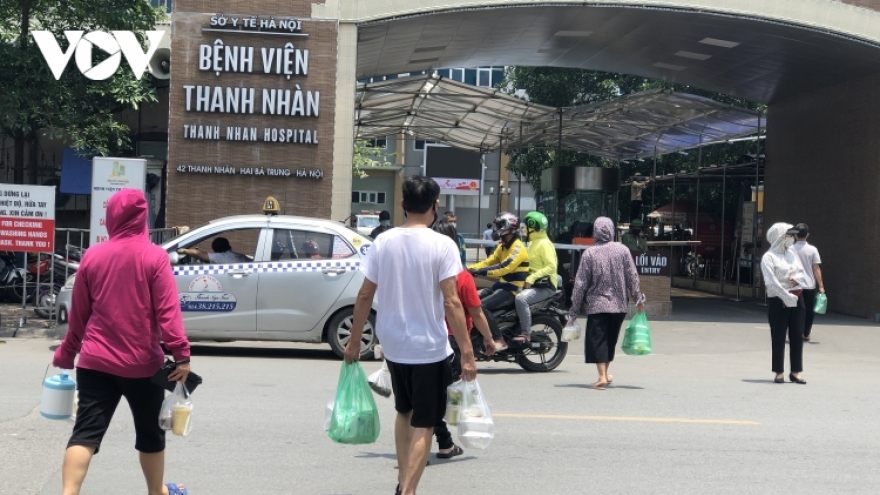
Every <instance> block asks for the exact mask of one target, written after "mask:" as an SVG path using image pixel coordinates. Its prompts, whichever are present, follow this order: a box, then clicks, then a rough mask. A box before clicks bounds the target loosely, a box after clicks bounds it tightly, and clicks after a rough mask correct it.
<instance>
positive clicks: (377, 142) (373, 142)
mask: <svg viewBox="0 0 880 495" xmlns="http://www.w3.org/2000/svg"><path fill="white" fill-rule="evenodd" d="M370 146H372V147H374V148H381V149H383V150H384V149H387V148H388V140H387V139H385V138H382V139H370Z"/></svg>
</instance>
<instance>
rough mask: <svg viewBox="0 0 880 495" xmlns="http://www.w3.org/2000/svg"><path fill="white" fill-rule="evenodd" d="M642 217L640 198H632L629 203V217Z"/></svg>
mask: <svg viewBox="0 0 880 495" xmlns="http://www.w3.org/2000/svg"><path fill="white" fill-rule="evenodd" d="M636 218H638V219H641V218H642V200H641V199H634V200H632V201H630V203H629V219H630V220H635V219H636Z"/></svg>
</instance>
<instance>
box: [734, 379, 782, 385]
mask: <svg viewBox="0 0 880 495" xmlns="http://www.w3.org/2000/svg"><path fill="white" fill-rule="evenodd" d="M742 381H743V382H745V383H755V384H758V385H779V384H778V383H776V382H774V381H773V378H768V379H766V380H748V379H743V380H742Z"/></svg>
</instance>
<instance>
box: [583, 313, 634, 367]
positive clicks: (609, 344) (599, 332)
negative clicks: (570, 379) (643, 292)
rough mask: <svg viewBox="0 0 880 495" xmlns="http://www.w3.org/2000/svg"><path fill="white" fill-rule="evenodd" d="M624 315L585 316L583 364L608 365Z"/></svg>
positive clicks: (599, 314) (612, 356)
mask: <svg viewBox="0 0 880 495" xmlns="http://www.w3.org/2000/svg"><path fill="white" fill-rule="evenodd" d="M625 318H626V313H596V314H592V315H588V316H587V331H586V332H585V333H584V362H585V363H610V362H611V361H614V350H615V349H616V348H617V339H618V338H619V337H620V327H621V325H623V320H624V319H625Z"/></svg>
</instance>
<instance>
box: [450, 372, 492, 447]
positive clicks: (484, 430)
mask: <svg viewBox="0 0 880 495" xmlns="http://www.w3.org/2000/svg"><path fill="white" fill-rule="evenodd" d="M493 438H495V423H494V422H493V421H492V413H491V412H490V411H489V404H488V403H487V402H486V397H485V396H484V395H483V391H482V389H480V384H479V383H477V380H474V381H472V382H463V385H462V392H461V404H460V405H459V410H458V440H459V441H460V442H461V445H462V446H463V447H465V448H468V449H485V448H488V447H489V444H490V443H491V442H492V439H493Z"/></svg>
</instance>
